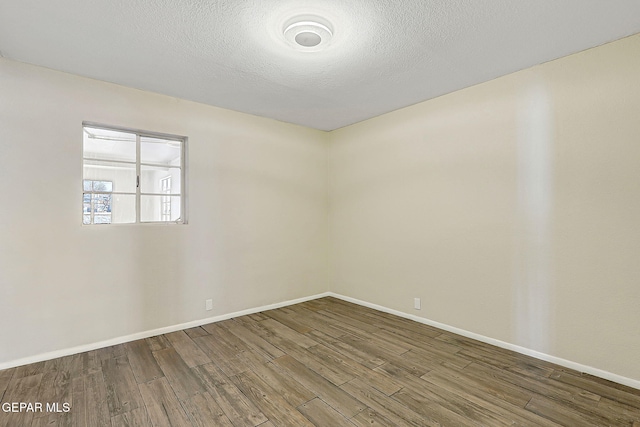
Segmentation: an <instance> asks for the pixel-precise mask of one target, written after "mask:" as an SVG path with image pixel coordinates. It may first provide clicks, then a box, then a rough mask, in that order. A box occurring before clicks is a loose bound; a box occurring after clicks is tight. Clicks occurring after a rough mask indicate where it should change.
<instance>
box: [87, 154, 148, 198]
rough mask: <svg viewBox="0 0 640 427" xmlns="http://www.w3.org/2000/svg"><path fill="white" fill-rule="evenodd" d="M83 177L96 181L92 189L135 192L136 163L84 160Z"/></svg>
mask: <svg viewBox="0 0 640 427" xmlns="http://www.w3.org/2000/svg"><path fill="white" fill-rule="evenodd" d="M83 178H84V179H85V180H91V181H96V182H94V183H93V191H117V192H121V193H135V192H136V165H130V164H127V163H109V162H100V161H97V160H85V161H84V167H83ZM105 181H109V183H105ZM85 183H86V181H85ZM101 183H102V184H101ZM98 188H100V189H98ZM102 188H105V189H104V190H103V189H102ZM86 191H91V190H86Z"/></svg>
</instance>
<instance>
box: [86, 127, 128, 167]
mask: <svg viewBox="0 0 640 427" xmlns="http://www.w3.org/2000/svg"><path fill="white" fill-rule="evenodd" d="M83 130H84V132H83V136H84V139H83V154H82V155H83V156H84V157H85V158H88V159H102V160H121V161H127V162H135V161H136V135H135V134H134V133H128V132H120V131H115V130H105V129H98V128H92V127H87V126H85V127H84V128H83Z"/></svg>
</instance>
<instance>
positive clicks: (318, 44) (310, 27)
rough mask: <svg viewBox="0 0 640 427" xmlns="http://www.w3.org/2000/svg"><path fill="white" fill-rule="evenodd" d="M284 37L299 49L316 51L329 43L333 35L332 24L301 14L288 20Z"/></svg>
mask: <svg viewBox="0 0 640 427" xmlns="http://www.w3.org/2000/svg"><path fill="white" fill-rule="evenodd" d="M283 34H284V38H285V39H286V40H287V42H289V44H290V45H291V46H292V47H294V48H296V49H297V50H301V51H305V52H316V51H318V50H321V49H323V48H325V47H326V46H327V44H329V42H330V40H331V38H332V37H333V29H332V28H331V24H330V23H329V22H327V21H326V20H325V19H322V18H320V17H315V16H299V17H296V18H293V19H290V20H289V21H287V23H286V24H285V26H284V30H283Z"/></svg>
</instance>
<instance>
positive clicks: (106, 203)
mask: <svg viewBox="0 0 640 427" xmlns="http://www.w3.org/2000/svg"><path fill="white" fill-rule="evenodd" d="M91 200H92V201H93V212H94V213H105V212H109V213H111V195H110V194H93V197H92V199H91Z"/></svg>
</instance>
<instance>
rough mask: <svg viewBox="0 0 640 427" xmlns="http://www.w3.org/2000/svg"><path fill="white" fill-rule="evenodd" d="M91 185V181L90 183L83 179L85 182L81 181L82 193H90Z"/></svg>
mask: <svg viewBox="0 0 640 427" xmlns="http://www.w3.org/2000/svg"><path fill="white" fill-rule="evenodd" d="M92 184H93V181H91V180H89V179H85V180H83V181H82V189H83V190H84V191H91V189H92Z"/></svg>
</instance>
